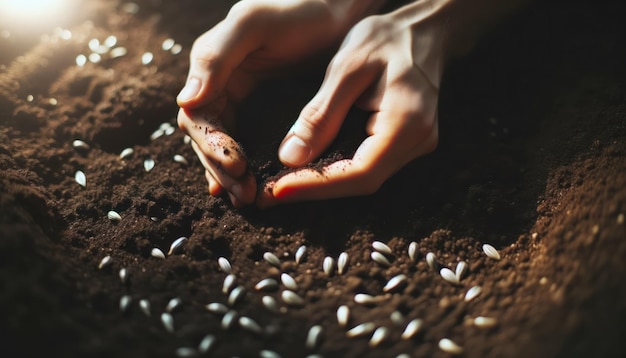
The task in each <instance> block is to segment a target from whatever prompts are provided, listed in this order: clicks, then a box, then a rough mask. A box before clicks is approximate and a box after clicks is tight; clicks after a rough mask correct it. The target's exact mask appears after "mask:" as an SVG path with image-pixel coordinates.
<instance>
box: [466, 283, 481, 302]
mask: <svg viewBox="0 0 626 358" xmlns="http://www.w3.org/2000/svg"><path fill="white" fill-rule="evenodd" d="M482 291H483V289H482V288H481V287H480V286H473V287H472V288H470V289H469V290H467V293H466V294H465V302H469V301H471V300H473V299H474V298H476V297H478V295H480V293H481V292H482Z"/></svg>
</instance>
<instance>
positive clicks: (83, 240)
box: [0, 0, 626, 357]
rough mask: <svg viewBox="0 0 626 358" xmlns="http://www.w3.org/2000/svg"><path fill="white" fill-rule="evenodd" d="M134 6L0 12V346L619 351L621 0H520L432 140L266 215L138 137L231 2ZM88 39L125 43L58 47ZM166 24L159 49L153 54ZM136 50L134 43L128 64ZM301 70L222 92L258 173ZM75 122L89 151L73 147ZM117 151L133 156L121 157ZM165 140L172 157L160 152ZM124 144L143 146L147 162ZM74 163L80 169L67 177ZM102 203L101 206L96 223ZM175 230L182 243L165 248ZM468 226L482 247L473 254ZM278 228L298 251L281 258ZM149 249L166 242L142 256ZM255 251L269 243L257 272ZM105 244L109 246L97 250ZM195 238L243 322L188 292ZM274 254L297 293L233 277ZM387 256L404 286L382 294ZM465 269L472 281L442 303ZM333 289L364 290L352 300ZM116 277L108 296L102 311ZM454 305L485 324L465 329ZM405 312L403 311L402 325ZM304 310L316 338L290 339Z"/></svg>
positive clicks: (302, 333)
mask: <svg viewBox="0 0 626 358" xmlns="http://www.w3.org/2000/svg"><path fill="white" fill-rule="evenodd" d="M137 5H138V11H134V10H137V8H135V9H133V7H132V6H129V5H128V4H125V3H122V2H119V3H118V2H115V1H104V0H102V1H91V2H83V4H77V6H78V7H79V9H77V10H76V11H74V12H73V14H74V15H73V17H72V18H71V19H66V20H63V21H64V22H63V23H60V24H55V25H54V26H52V25H51V26H49V27H46V26H44V25H43V24H39V25H40V26H38V27H36V28H35V27H34V26H33V27H32V28H28V26H26V25H25V24H23V23H22V24H19V25H16V24H13V23H11V25H7V24H6V23H5V25H0V31H1V36H0V48H1V49H2V50H1V51H0V168H2V171H1V172H0V309H1V312H0V340H2V342H1V343H2V344H1V346H0V350H1V353H0V354H1V355H2V356H4V357H36V356H44V355H45V356H59V357H86V356H93V357H110V356H116V357H137V356H140V357H146V356H152V357H171V356H176V355H177V354H179V355H185V354H193V353H197V354H198V355H207V356H215V357H230V356H238V357H255V356H259V354H260V352H261V351H262V350H270V351H273V352H275V353H278V354H280V356H283V357H303V356H306V355H308V354H319V355H321V356H325V357H395V356H397V355H399V354H402V353H406V354H408V355H409V356H411V357H431V356H432V357H441V356H447V355H448V353H444V352H443V351H441V350H440V349H439V348H438V342H439V340H440V339H442V338H450V339H452V340H453V341H454V342H456V343H457V344H459V345H460V346H462V347H463V353H462V355H465V356H468V357H529V356H536V357H572V356H575V357H589V356H597V357H623V356H624V355H625V354H626V353H625V352H626V350H625V348H624V342H625V339H626V327H625V325H626V324H625V323H624V322H626V284H625V281H624V276H625V275H626V260H625V258H626V227H625V224H624V215H625V214H626V87H625V85H626V82H625V79H626V66H624V64H625V63H626V46H624V44H625V43H626V42H625V41H624V35H625V34H626V31H625V28H624V27H625V26H624V21H623V19H624V15H626V12H625V11H624V10H625V5H624V3H623V2H621V1H612V2H610V1H609V2H601V3H600V2H596V3H593V4H592V3H589V2H583V1H576V2H568V3H567V5H565V4H563V3H561V2H558V1H554V2H541V3H537V4H534V5H531V6H530V7H529V8H527V9H526V10H525V11H523V12H522V13H520V14H518V15H517V16H516V17H514V18H512V19H509V20H508V21H507V23H505V24H503V25H501V26H500V27H499V28H498V29H497V30H496V31H494V32H493V33H492V34H491V35H490V36H488V37H486V38H485V39H484V40H483V41H482V42H481V43H480V44H479V45H478V46H477V47H476V48H475V49H474V51H473V52H472V53H471V54H470V55H469V56H467V57H466V58H464V59H461V60H458V61H457V62H455V63H454V64H452V65H451V67H450V69H449V71H448V72H447V73H446V77H445V78H444V80H443V84H442V88H441V97H440V103H439V119H440V133H441V140H440V144H439V147H438V149H437V150H436V151H435V152H434V153H432V154H430V155H427V156H425V157H423V158H420V159H417V160H415V161H414V162H412V163H411V164H410V165H408V166H407V167H406V168H404V169H403V170H401V171H400V172H398V173H397V174H396V175H395V176H394V177H393V178H391V179H390V180H388V181H387V182H386V183H385V184H384V185H383V187H382V188H381V189H380V190H379V191H378V192H377V193H375V194H373V195H370V196H366V197H358V198H346V199H337V200H332V201H319V202H309V203H300V204H293V205H285V206H280V207H276V208H272V209H269V210H259V209H256V208H252V207H250V208H244V209H240V210H237V209H234V208H233V207H232V206H231V205H230V203H229V200H228V198H227V197H211V196H210V195H209V194H208V193H207V188H206V182H205V179H204V175H203V170H202V167H201V165H200V163H199V161H198V160H197V158H196V157H195V156H194V154H193V151H192V148H191V147H190V146H189V145H188V144H185V142H184V134H183V133H182V132H181V131H180V130H178V129H176V130H175V131H174V133H172V134H170V135H163V136H161V137H159V138H156V139H154V140H151V139H150V135H151V134H152V133H153V132H154V131H155V130H158V129H159V127H160V126H161V125H162V123H170V124H172V125H173V126H176V123H175V116H176V112H177V107H176V104H175V102H174V98H175V96H176V94H177V92H178V91H179V89H180V88H181V87H182V85H183V83H184V80H185V77H186V73H187V67H188V54H189V49H190V47H191V45H192V43H193V40H194V39H195V38H196V37H197V36H198V35H199V34H201V33H202V32H204V31H206V30H207V29H209V28H210V27H211V26H212V25H214V24H216V23H217V22H218V21H219V20H220V19H221V18H223V17H224V16H225V14H226V12H227V11H228V9H229V7H230V6H231V4H230V3H228V2H222V1H220V2H218V1H205V2H200V1H191V0H184V1H176V2H169V1H149V0H146V1H138V2H137ZM2 26H7V27H6V28H2ZM11 26H13V27H11ZM56 26H61V28H62V29H67V30H69V31H71V36H68V34H69V33H68V32H63V31H62V30H60V29H58V28H56ZM110 35H114V36H116V37H117V40H118V41H117V44H116V47H117V46H123V47H125V48H126V49H127V54H125V55H124V56H120V57H116V58H112V56H111V53H110V52H106V51H104V50H103V51H102V52H106V53H103V54H102V55H101V61H100V62H98V63H92V62H87V63H86V64H85V65H84V66H82V67H81V66H78V65H77V63H76V58H77V56H78V55H80V54H83V55H89V54H90V53H91V52H92V51H91V50H90V49H89V46H88V43H89V41H90V40H91V39H94V38H95V39H99V40H100V41H104V40H105V39H106V38H107V37H108V36H110ZM167 38H172V39H174V40H175V41H176V43H177V44H180V45H181V46H182V52H180V53H178V54H173V53H172V52H171V50H170V51H165V50H163V49H162V43H163V41H164V40H165V39H167ZM145 52H152V53H153V55H154V59H153V60H152V62H150V63H149V64H146V65H144V64H142V61H141V57H142V55H143V54H144V53H145ZM323 71H324V68H323V66H319V67H317V68H316V67H313V68H311V69H310V70H306V71H303V73H301V74H298V75H293V76H291V77H288V78H282V79H277V80H274V81H272V82H268V83H267V84H265V85H263V86H262V87H261V88H260V89H259V90H258V91H257V92H255V93H253V94H252V95H251V96H250V97H249V99H247V100H246V101H245V102H242V103H238V104H237V105H236V106H235V107H236V108H235V110H236V113H237V119H238V122H237V123H238V132H237V134H236V135H235V137H236V138H237V140H239V141H240V142H241V144H242V146H243V148H244V150H245V151H246V154H247V156H248V157H249V158H250V162H251V168H252V170H254V171H255V173H256V175H257V178H258V180H259V182H261V181H263V179H264V178H268V177H271V176H272V175H275V174H277V173H279V172H280V171H281V170H284V168H283V167H282V166H281V165H280V164H279V162H278V160H277V158H276V148H277V147H278V144H279V143H280V141H281V139H282V136H283V135H284V134H285V133H286V131H287V129H288V128H289V126H290V124H291V123H292V121H293V120H295V118H296V117H297V115H298V113H299V110H300V109H301V108H302V106H303V105H304V104H305V103H306V102H307V100H308V99H310V98H311V97H312V96H313V95H314V94H315V92H316V90H317V87H318V86H319V84H320V82H321V80H322V78H323ZM366 119H367V114H366V113H362V112H359V111H358V110H355V111H353V112H351V113H350V115H349V116H348V118H347V119H346V123H345V126H344V130H343V131H342V133H341V134H340V136H339V140H338V141H337V144H336V145H334V146H333V148H331V149H330V151H329V153H327V154H326V155H325V156H324V158H322V161H324V160H326V161H328V160H329V158H339V157H342V156H346V155H350V151H351V150H354V147H355V146H356V145H358V143H359V142H360V140H361V139H362V138H363V135H364V133H363V124H364V121H365V120H366ZM163 128H165V127H163ZM76 139H80V140H82V141H84V142H85V143H87V144H88V146H89V147H88V148H82V147H78V148H76V147H74V146H73V145H72V142H73V141H74V140H76ZM124 148H133V149H134V153H133V154H132V155H131V156H129V157H126V158H125V159H121V158H120V153H121V151H122V150H123V149H124ZM176 154H178V155H182V156H184V157H185V158H186V160H187V163H181V162H177V161H174V160H173V157H174V155H176ZM147 158H152V159H154V160H155V162H156V165H155V166H154V168H153V169H152V170H151V171H149V172H147V171H146V170H145V169H144V160H145V159H147ZM78 170H81V171H83V172H84V173H85V175H86V186H85V187H82V186H81V185H79V184H78V183H77V182H76V181H75V180H74V175H75V173H76V171H78ZM110 210H115V211H117V212H118V213H119V214H120V215H121V218H122V219H121V220H120V221H112V220H110V219H108V218H107V213H108V212H109V211H110ZM182 236H184V237H187V238H188V241H187V242H186V244H185V245H184V246H182V247H181V248H180V249H179V250H177V251H176V252H174V253H173V254H172V255H167V252H168V250H169V247H170V244H171V243H172V242H173V241H174V240H176V239H177V238H179V237H182ZM374 240H378V241H382V242H385V243H387V244H388V245H389V246H390V247H391V250H392V254H391V255H388V258H389V260H390V261H391V263H390V266H389V267H386V266H384V265H381V264H378V263H375V262H374V261H372V260H371V259H370V253H371V252H372V248H371V243H372V242H373V241H374ZM411 242H416V243H417V248H418V249H417V254H416V257H415V261H412V260H411V259H410V258H409V256H408V254H407V248H408V246H409V244H410V243H411ZM485 243H489V244H492V245H493V246H494V247H496V248H497V249H498V250H499V252H500V255H501V257H502V258H501V259H500V260H495V259H491V258H488V257H487V256H486V255H485V254H484V253H483V252H482V245H483V244H485ZM301 245H306V247H307V248H308V249H307V251H306V256H305V257H304V259H303V260H302V261H301V262H300V263H299V264H297V263H296V262H295V261H294V254H295V252H296V250H297V249H298V248H299V247H300V246H301ZM153 248H160V249H161V250H163V251H164V252H165V253H166V258H165V259H159V258H155V257H153V256H151V251H152V249H153ZM265 252H273V253H275V254H276V255H277V256H278V257H279V258H280V259H281V264H280V268H277V267H273V266H272V265H270V264H269V263H267V262H266V261H265V260H264V259H263V254H264V253H265ZM342 252H346V253H347V254H348V255H349V262H348V265H347V269H346V272H345V273H343V274H338V273H337V272H336V271H334V273H332V275H331V276H327V275H326V274H325V273H324V271H323V270H322V261H323V260H324V258H325V257H327V256H330V257H332V258H334V259H337V257H338V256H339V254H340V253H342ZM428 252H433V253H434V254H435V255H436V258H437V262H438V264H439V265H440V267H449V268H451V269H452V270H454V269H455V267H456V265H457V263H458V262H460V261H465V262H467V264H468V265H469V269H468V271H467V273H466V274H465V275H464V277H463V278H462V280H461V282H460V284H458V285H453V284H450V283H448V282H446V281H444V280H443V279H442V278H441V277H440V275H439V273H438V272H437V271H434V270H432V269H431V268H429V266H428V265H427V263H426V261H425V256H426V254H427V253H428ZM106 256H110V257H111V262H110V264H109V265H106V266H105V267H103V268H101V269H99V264H100V262H101V260H102V259H103V258H104V257H106ZM219 257H226V258H227V259H228V260H230V262H231V264H232V270H233V274H234V275H235V276H236V284H237V285H241V286H243V287H244V288H245V291H244V292H245V293H244V295H243V296H242V297H241V298H240V299H239V300H238V301H237V302H236V303H235V304H234V305H233V306H232V307H231V309H232V310H233V311H235V312H236V314H237V317H239V316H246V317H250V318H252V319H253V320H254V321H256V322H257V323H258V324H259V325H260V327H261V332H256V333H255V332H251V331H250V330H249V329H245V328H243V327H241V325H240V324H238V323H237V322H238V321H235V323H234V324H233V325H232V326H231V327H229V328H228V329H224V328H223V327H222V315H221V314H216V313H212V312H209V311H208V310H207V309H206V307H205V306H206V305H207V304H209V303H212V302H219V303H224V304H226V303H227V300H228V295H227V294H225V293H223V287H222V283H223V281H224V278H225V277H226V273H225V272H223V271H221V270H220V268H219V266H218V263H217V261H218V258H219ZM122 268H125V269H126V270H127V272H128V278H127V280H126V281H125V282H122V280H120V277H119V271H120V269H122ZM281 273H288V274H290V275H291V276H292V277H293V278H294V279H295V281H296V282H297V285H298V287H297V289H296V290H295V291H296V293H297V294H298V295H300V296H301V297H302V298H303V300H304V304H303V305H300V306H290V305H287V304H285V303H284V302H283V301H282V300H281V298H280V295H281V292H282V291H283V289H284V287H283V286H282V285H280V287H279V288H278V289H276V290H269V291H267V292H259V291H257V290H255V288H254V286H255V284H256V283H257V282H259V281H260V280H262V279H265V278H268V277H271V278H275V279H278V278H279V277H280V274H281ZM399 274H404V275H406V278H407V279H406V282H405V284H404V285H402V286H400V287H397V288H395V289H394V290H392V291H391V292H383V287H384V286H385V284H386V282H387V281H388V280H389V279H390V278H392V277H394V276H395V275H399ZM475 285H478V286H481V287H482V293H481V294H480V295H479V296H478V297H477V298H475V299H474V300H472V301H470V302H466V301H464V295H465V293H466V292H467V290H468V289H469V288H471V287H472V286H475ZM227 291H228V288H227ZM357 293H367V294H371V295H373V296H375V297H376V302H375V303H373V304H371V305H361V304H358V303H355V302H354V295H355V294H357ZM266 295H267V296H271V297H274V298H275V299H277V301H278V311H277V312H273V311H271V310H269V309H268V308H266V307H265V306H264V305H263V303H262V297H263V296H266ZM125 296H128V297H130V298H131V299H132V301H131V303H130V305H129V306H128V307H126V308H125V309H120V300H121V298H122V297H125ZM173 298H179V299H180V300H181V304H180V305H179V307H177V308H175V309H174V310H172V312H171V315H172V317H173V321H174V330H173V332H169V331H168V330H166V329H165V328H164V325H163V324H162V323H161V314H162V313H163V312H165V311H166V306H167V304H168V302H169V301H170V300H171V299H173ZM142 299H143V300H148V301H149V302H150V315H147V314H145V313H144V312H143V310H142V309H141V308H140V306H139V301H140V300H142ZM340 305H347V306H348V307H350V309H351V316H350V320H349V323H348V326H347V327H342V326H340V325H339V324H338V323H337V319H336V310H337V308H338V307H339V306H340ZM394 312H399V313H394ZM477 316H487V317H493V318H495V319H496V322H497V323H496V325H495V326H494V327H491V328H480V327H476V326H475V325H474V324H473V318H475V317H477ZM416 318H419V319H421V320H423V325H422V328H421V330H420V331H419V332H418V333H417V334H415V335H414V336H412V337H410V338H408V339H403V338H402V337H401V334H402V332H403V330H404V328H405V326H406V324H407V323H408V322H409V321H410V320H412V319H416ZM365 322H373V323H374V324H375V326H376V327H383V326H384V327H386V328H387V329H388V332H389V335H388V336H387V338H386V339H385V340H384V341H383V342H382V343H380V344H379V345H378V346H376V347H371V346H370V345H369V337H370V336H371V335H366V336H363V337H356V338H348V337H347V336H346V331H347V330H348V329H349V328H351V327H353V326H356V325H357V324H360V323H365ZM313 325H321V326H322V327H323V333H322V336H321V340H320V341H319V343H318V344H317V345H316V346H315V347H307V346H306V344H305V342H306V337H307V332H308V330H309V329H310V327H312V326H313ZM209 334H210V335H213V336H214V337H215V344H214V345H213V346H212V347H211V348H210V349H209V351H208V352H206V353H201V352H199V351H197V350H195V351H194V350H191V351H184V350H178V351H177V349H178V348H180V347H189V348H193V349H196V348H197V347H198V344H199V343H200V341H201V340H202V339H203V337H205V336H206V335H209ZM266 353H267V352H266Z"/></svg>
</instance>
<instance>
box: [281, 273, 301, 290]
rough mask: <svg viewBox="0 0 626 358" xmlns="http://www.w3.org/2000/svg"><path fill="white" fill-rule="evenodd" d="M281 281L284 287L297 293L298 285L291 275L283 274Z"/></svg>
mask: <svg viewBox="0 0 626 358" xmlns="http://www.w3.org/2000/svg"><path fill="white" fill-rule="evenodd" d="M280 281H281V282H282V283H283V286H285V288H287V289H288V290H291V291H295V290H297V289H298V284H297V283H296V280H294V279H293V277H291V276H289V274H286V273H283V274H281V275H280Z"/></svg>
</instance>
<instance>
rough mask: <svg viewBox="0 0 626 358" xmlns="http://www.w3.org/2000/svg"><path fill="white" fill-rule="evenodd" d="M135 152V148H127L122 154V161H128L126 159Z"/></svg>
mask: <svg viewBox="0 0 626 358" xmlns="http://www.w3.org/2000/svg"><path fill="white" fill-rule="evenodd" d="M134 152H135V150H134V149H133V148H126V149H124V150H122V152H121V153H120V159H126V158H128V157H130V156H131V155H133V153H134Z"/></svg>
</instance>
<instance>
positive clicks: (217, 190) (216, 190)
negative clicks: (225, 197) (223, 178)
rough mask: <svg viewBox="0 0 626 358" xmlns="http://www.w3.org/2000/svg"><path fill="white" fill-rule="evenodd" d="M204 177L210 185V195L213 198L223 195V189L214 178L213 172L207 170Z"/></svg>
mask: <svg viewBox="0 0 626 358" xmlns="http://www.w3.org/2000/svg"><path fill="white" fill-rule="evenodd" d="M204 176H205V178H206V181H207V182H208V183H209V194H211V195H213V196H218V195H220V194H221V193H222V189H223V188H222V186H221V185H220V183H218V181H217V180H216V179H215V178H213V175H212V174H211V172H209V171H208V170H206V169H205V170H204Z"/></svg>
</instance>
